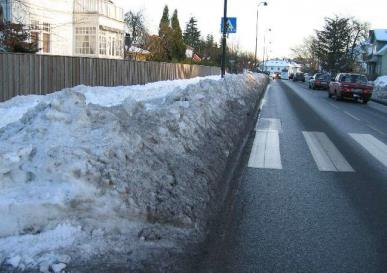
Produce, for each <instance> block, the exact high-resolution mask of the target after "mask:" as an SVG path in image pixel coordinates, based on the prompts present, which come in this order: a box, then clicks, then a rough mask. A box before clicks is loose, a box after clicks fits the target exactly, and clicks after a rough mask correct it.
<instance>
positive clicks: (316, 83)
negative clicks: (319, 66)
mask: <svg viewBox="0 0 387 273" xmlns="http://www.w3.org/2000/svg"><path fill="white" fill-rule="evenodd" d="M330 80H331V77H330V75H329V74H324V73H317V74H314V76H313V77H312V78H311V79H310V80H309V88H311V89H323V90H328V89H329V82H330Z"/></svg>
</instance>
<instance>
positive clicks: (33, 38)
mask: <svg viewBox="0 0 387 273" xmlns="http://www.w3.org/2000/svg"><path fill="white" fill-rule="evenodd" d="M31 42H32V43H33V44H35V45H36V47H39V32H37V31H32V32H31Z"/></svg>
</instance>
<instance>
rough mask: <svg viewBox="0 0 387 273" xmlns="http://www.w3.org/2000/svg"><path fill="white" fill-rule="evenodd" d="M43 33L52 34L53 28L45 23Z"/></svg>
mask: <svg viewBox="0 0 387 273" xmlns="http://www.w3.org/2000/svg"><path fill="white" fill-rule="evenodd" d="M43 31H45V32H50V31H51V26H50V24H48V23H43Z"/></svg>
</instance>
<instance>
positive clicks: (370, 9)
mask: <svg viewBox="0 0 387 273" xmlns="http://www.w3.org/2000/svg"><path fill="white" fill-rule="evenodd" d="M114 2H115V3H116V4H117V5H119V6H121V7H122V8H124V10H125V11H129V10H133V11H137V10H143V11H144V15H145V20H146V26H147V28H148V30H149V31H150V32H151V33H152V34H156V33H157V31H158V25H159V21H160V18H161V15H162V11H163V7H164V6H165V5H168V7H169V9H170V13H172V12H173V10H174V9H177V10H178V12H179V20H180V24H181V27H182V29H183V30H184V27H185V23H186V22H187V21H188V20H189V18H190V17H191V16H194V17H196V18H197V20H198V27H199V29H200V30H201V32H202V35H203V36H206V35H207V34H210V33H211V34H214V35H215V37H216V38H217V39H220V37H221V34H220V21H221V17H222V16H223V4H224V0H194V1H192V0H191V1H188V0H136V1H132V0H115V1H114ZM259 2H260V1H259V0H228V17H237V18H238V19H237V20H238V26H237V33H236V34H230V36H229V39H228V43H229V45H231V46H233V47H239V48H240V49H241V50H242V51H248V52H254V49H255V26H256V15H257V5H258V3H259ZM267 2H268V6H263V5H260V7H259V20H258V22H259V23H258V40H259V41H258V57H259V56H262V54H263V44H264V40H265V41H266V44H267V45H268V46H269V57H270V58H274V57H279V58H282V57H291V48H292V47H295V46H297V45H298V44H300V43H302V41H303V39H304V38H305V37H307V36H309V35H311V34H313V33H314V30H315V29H321V28H322V26H323V25H324V18H325V17H331V16H333V15H335V14H337V15H341V16H354V17H355V18H357V19H359V20H361V21H365V22H369V23H370V24H371V28H373V29H376V28H386V29H387V13H386V11H387V1H386V0H366V1H365V0H318V1H316V0H268V1H267ZM268 29H271V31H268ZM261 58H262V57H261Z"/></svg>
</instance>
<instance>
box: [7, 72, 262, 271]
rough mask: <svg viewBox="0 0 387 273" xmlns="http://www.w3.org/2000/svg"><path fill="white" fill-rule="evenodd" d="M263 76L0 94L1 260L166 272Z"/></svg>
mask: <svg viewBox="0 0 387 273" xmlns="http://www.w3.org/2000/svg"><path fill="white" fill-rule="evenodd" d="M266 85H267V77H264V76H261V75H253V74H245V75H238V76H236V75H230V76H227V77H226V79H225V80H220V79H219V78H218V77H215V78H210V79H208V78H207V79H203V78H202V79H194V80H183V81H173V82H162V83H154V84H149V85H146V86H135V87H116V88H100V87H85V86H80V87H75V88H72V89H67V90H63V91H61V92H57V93H54V94H50V95H48V96H42V97H38V96H30V97H23V98H15V99H13V100H10V101H8V102H5V103H2V104H0V113H1V117H0V143H1V145H0V215H1V222H0V271H2V270H4V271H5V272H8V271H7V270H9V272H13V271H12V270H14V269H15V268H17V269H18V270H20V271H23V270H25V271H26V272H32V271H34V270H35V271H36V272H62V271H64V270H65V271H67V270H74V271H75V272H121V271H122V270H127V271H130V270H132V271H134V270H146V271H147V272H173V270H175V269H176V268H175V267H174V261H173V258H172V257H173V256H176V255H180V254H181V253H183V249H185V248H186V247H187V246H188V245H190V244H194V243H197V242H198V241H200V240H202V239H203V236H204V234H205V227H206V223H207V221H208V216H209V213H211V211H212V210H213V209H214V208H215V207H216V206H217V204H216V202H217V201H216V200H217V195H218V193H219V192H222V191H224V190H225V187H226V186H225V185H224V184H222V182H223V181H222V174H223V172H224V170H225V168H226V164H227V161H228V158H229V155H230V154H231V153H232V152H233V150H234V149H235V148H236V146H237V145H238V142H239V140H240V138H241V134H242V132H243V131H244V129H245V127H246V125H247V122H248V120H249V119H251V118H252V114H253V113H254V111H255V107H256V105H257V102H258V100H259V97H260V95H261V94H262V91H263V90H264V88H265V86H266ZM12 113H14V116H12ZM4 117H6V118H4Z"/></svg>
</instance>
